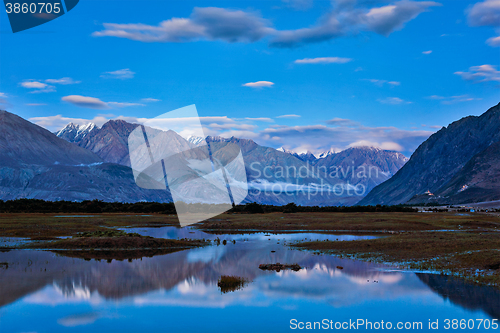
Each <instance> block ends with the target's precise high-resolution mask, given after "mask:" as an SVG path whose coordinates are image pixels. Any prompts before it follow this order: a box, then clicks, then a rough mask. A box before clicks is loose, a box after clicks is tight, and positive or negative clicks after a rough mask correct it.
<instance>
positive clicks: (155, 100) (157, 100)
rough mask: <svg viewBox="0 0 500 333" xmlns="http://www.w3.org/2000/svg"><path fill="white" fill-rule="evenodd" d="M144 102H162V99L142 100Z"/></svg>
mask: <svg viewBox="0 0 500 333" xmlns="http://www.w3.org/2000/svg"><path fill="white" fill-rule="evenodd" d="M141 101H142V102H145V103H152V102H161V99H156V98H143V99H141Z"/></svg>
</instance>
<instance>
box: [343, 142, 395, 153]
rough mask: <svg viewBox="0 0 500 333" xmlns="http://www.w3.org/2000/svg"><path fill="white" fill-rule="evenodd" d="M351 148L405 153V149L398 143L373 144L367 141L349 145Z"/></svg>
mask: <svg viewBox="0 0 500 333" xmlns="http://www.w3.org/2000/svg"><path fill="white" fill-rule="evenodd" d="M349 147H375V148H380V149H383V150H394V151H399V152H401V151H404V150H405V149H404V148H403V147H402V146H401V145H400V144H398V143H396V142H382V143H378V142H372V141H367V140H360V141H356V142H353V143H351V144H350V145H349Z"/></svg>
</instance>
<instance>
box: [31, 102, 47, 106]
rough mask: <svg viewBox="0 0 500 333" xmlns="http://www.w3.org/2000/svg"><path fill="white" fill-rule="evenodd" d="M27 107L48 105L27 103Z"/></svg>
mask: <svg viewBox="0 0 500 333" xmlns="http://www.w3.org/2000/svg"><path fill="white" fill-rule="evenodd" d="M26 105H27V106H43V105H47V104H45V103H27V104H26Z"/></svg>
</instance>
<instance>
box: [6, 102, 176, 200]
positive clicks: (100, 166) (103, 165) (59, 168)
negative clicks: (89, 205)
mask: <svg viewBox="0 0 500 333" xmlns="http://www.w3.org/2000/svg"><path fill="white" fill-rule="evenodd" d="M0 133H1V134H0V199H1V200H11V199H18V198H36V199H44V200H52V201H55V200H71V201H72V200H77V201H82V200H93V199H99V200H103V201H122V202H138V201H160V202H165V201H171V196H170V193H169V192H168V191H154V190H145V189H142V188H139V187H137V185H136V184H135V182H134V178H133V175H132V170H131V169H130V168H128V167H125V166H122V165H118V164H113V163H107V162H106V161H105V160H103V159H102V158H101V157H99V156H98V155H97V154H95V153H93V152H92V151H90V150H88V149H84V148H81V147H79V146H78V145H75V144H73V143H70V142H67V141H66V140H63V139H60V138H58V137H57V136H56V135H54V134H53V133H50V132H49V131H47V130H46V129H44V128H42V127H40V126H37V125H35V124H32V123H30V122H29V121H26V120H24V119H22V118H20V117H18V116H16V115H14V114H12V113H9V112H6V111H0Z"/></svg>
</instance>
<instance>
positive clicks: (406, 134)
mask: <svg viewBox="0 0 500 333" xmlns="http://www.w3.org/2000/svg"><path fill="white" fill-rule="evenodd" d="M334 119H335V118H334ZM341 120H342V121H341V122H336V123H331V124H330V125H333V126H326V125H305V126H280V127H268V128H266V129H264V130H263V131H261V132H260V138H259V140H257V142H258V143H260V144H267V145H271V146H277V147H279V146H283V145H286V146H287V147H300V146H303V145H305V144H306V145H308V150H310V151H311V152H313V153H319V152H322V151H326V150H329V149H330V148H331V147H336V149H338V150H343V149H346V148H348V147H353V146H372V147H378V148H381V149H388V150H396V151H402V152H412V151H413V150H415V149H416V148H417V147H418V145H420V144H421V143H422V142H423V141H425V140H426V139H427V138H428V137H429V136H430V135H431V134H432V133H433V132H432V131H427V130H425V131H424V130H415V131H406V130H401V129H399V128H396V127H367V126H363V125H361V124H359V123H357V122H355V121H352V120H349V119H341ZM272 137H277V138H279V139H280V140H278V141H274V140H271V138H272Z"/></svg>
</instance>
